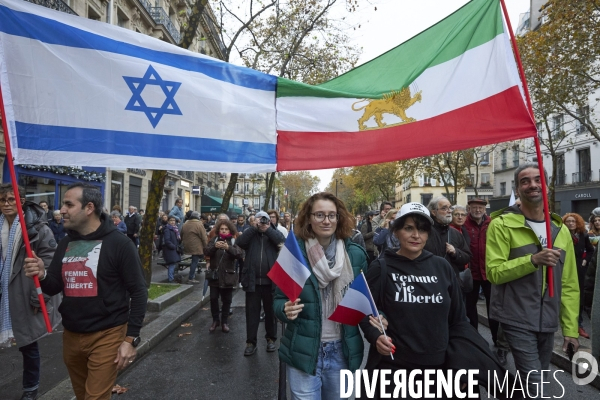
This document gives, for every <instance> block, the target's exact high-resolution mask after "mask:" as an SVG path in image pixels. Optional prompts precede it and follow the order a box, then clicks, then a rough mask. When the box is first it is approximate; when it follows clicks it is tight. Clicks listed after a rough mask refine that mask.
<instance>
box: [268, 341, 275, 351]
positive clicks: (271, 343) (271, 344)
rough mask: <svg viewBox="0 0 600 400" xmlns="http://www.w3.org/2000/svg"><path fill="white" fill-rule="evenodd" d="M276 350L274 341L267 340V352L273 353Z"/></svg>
mask: <svg viewBox="0 0 600 400" xmlns="http://www.w3.org/2000/svg"><path fill="white" fill-rule="evenodd" d="M275 350H277V349H276V348H275V342H274V341H273V339H267V352H269V353H272V352H274V351H275Z"/></svg>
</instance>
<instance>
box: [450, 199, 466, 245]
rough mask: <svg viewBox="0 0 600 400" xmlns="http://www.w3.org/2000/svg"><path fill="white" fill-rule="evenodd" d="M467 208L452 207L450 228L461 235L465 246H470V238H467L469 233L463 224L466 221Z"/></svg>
mask: <svg viewBox="0 0 600 400" xmlns="http://www.w3.org/2000/svg"><path fill="white" fill-rule="evenodd" d="M467 215H468V214H467V208H466V207H465V206H461V205H458V204H457V205H455V206H454V207H452V222H451V223H450V227H451V228H454V229H456V230H457V231H459V232H460V233H462V235H463V237H464V238H465V241H466V242H467V246H470V245H471V238H470V237H469V232H468V231H467V228H465V222H466V220H467Z"/></svg>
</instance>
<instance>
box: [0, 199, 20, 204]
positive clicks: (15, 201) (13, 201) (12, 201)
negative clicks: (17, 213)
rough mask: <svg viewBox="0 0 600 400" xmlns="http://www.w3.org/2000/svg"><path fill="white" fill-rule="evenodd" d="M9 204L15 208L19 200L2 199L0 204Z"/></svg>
mask: <svg viewBox="0 0 600 400" xmlns="http://www.w3.org/2000/svg"><path fill="white" fill-rule="evenodd" d="M5 203H6V204H8V205H9V206H13V205H15V204H17V199H15V198H14V197H11V198H8V199H0V204H5Z"/></svg>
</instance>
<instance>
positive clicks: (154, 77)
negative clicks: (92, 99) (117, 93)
mask: <svg viewBox="0 0 600 400" xmlns="http://www.w3.org/2000/svg"><path fill="white" fill-rule="evenodd" d="M123 79H125V82H126V83H127V86H129V89H130V90H131V93H132V96H131V99H130V100H129V103H127V106H126V107H125V109H126V110H129V111H141V112H143V113H144V114H146V117H148V120H149V121H150V123H151V124H152V127H153V128H156V125H158V123H159V122H160V119H161V118H162V117H163V115H165V114H173V115H183V114H182V113H181V110H180V109H179V106H178V105H177V103H176V102H175V94H176V93H177V90H178V89H179V86H181V82H173V81H165V80H163V79H162V78H161V77H160V75H158V72H156V70H155V69H154V68H152V66H151V65H149V66H148V70H147V71H146V73H145V74H144V77H143V78H136V77H133V76H124V77H123ZM146 85H157V86H160V88H161V89H162V91H163V93H164V94H165V96H166V98H165V101H164V103H163V104H162V106H161V107H149V106H147V105H146V102H144V99H143V98H142V92H143V91H144V88H146Z"/></svg>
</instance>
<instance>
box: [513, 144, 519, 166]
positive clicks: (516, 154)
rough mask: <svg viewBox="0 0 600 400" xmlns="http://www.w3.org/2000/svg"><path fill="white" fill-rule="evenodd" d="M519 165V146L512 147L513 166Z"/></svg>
mask: <svg viewBox="0 0 600 400" xmlns="http://www.w3.org/2000/svg"><path fill="white" fill-rule="evenodd" d="M518 166H519V147H517V146H515V147H513V167H518Z"/></svg>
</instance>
